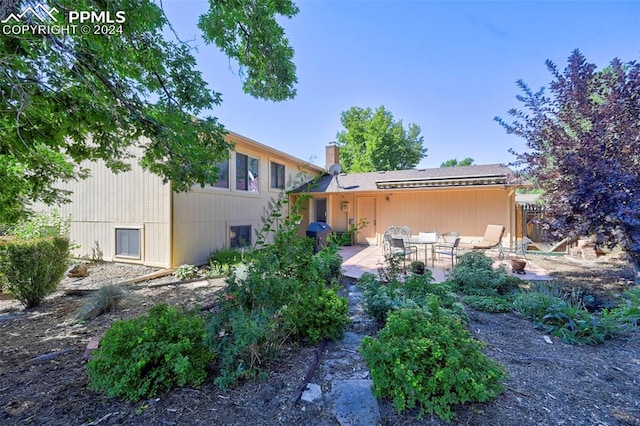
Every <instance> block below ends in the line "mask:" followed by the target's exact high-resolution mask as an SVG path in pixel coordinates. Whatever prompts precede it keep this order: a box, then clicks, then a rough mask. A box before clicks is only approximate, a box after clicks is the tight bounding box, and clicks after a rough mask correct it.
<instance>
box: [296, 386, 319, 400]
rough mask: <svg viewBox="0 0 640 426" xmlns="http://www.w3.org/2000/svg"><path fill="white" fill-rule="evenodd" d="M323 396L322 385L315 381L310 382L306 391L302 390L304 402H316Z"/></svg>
mask: <svg viewBox="0 0 640 426" xmlns="http://www.w3.org/2000/svg"><path fill="white" fill-rule="evenodd" d="M320 398H322V389H321V388H320V385H317V384H315V383H309V384H308V385H307V388H306V389H305V391H304V392H302V397H301V398H300V399H302V400H303V401H304V402H315V401H317V400H319V399H320Z"/></svg>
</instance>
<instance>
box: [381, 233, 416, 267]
mask: <svg viewBox="0 0 640 426" xmlns="http://www.w3.org/2000/svg"><path fill="white" fill-rule="evenodd" d="M410 237H411V235H410V234H409V233H408V232H407V230H406V228H405V227H402V226H390V227H389V228H387V230H386V231H385V232H384V236H383V249H384V255H385V257H386V256H394V257H402V259H403V261H404V266H405V267H406V266H407V256H409V259H411V257H412V256H413V258H414V259H415V260H418V247H416V246H412V245H409V239H410Z"/></svg>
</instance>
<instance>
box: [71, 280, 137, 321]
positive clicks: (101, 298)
mask: <svg viewBox="0 0 640 426" xmlns="http://www.w3.org/2000/svg"><path fill="white" fill-rule="evenodd" d="M126 296H127V292H126V291H125V290H124V288H123V287H122V286H121V285H117V284H109V285H105V286H102V287H100V288H99V289H98V290H96V291H94V292H93V293H92V294H91V297H89V300H87V301H86V302H85V303H84V304H83V305H82V306H81V307H80V308H78V310H77V311H76V312H75V314H74V317H75V318H76V319H77V320H80V321H89V320H92V319H94V318H95V317H97V316H99V315H102V314H103V313H106V312H115V311H117V310H118V308H119V306H120V302H121V301H122V300H123V299H124V298H125V297H126Z"/></svg>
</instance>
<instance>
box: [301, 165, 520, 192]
mask: <svg viewBox="0 0 640 426" xmlns="http://www.w3.org/2000/svg"><path fill="white" fill-rule="evenodd" d="M513 175H514V173H513V171H512V170H511V169H510V168H509V167H507V166H505V165H504V164H486V165H477V166H462V167H438V168H432V169H410V170H393V171H387V172H384V171H383V172H368V173H348V174H345V173H341V174H339V175H338V176H332V175H329V174H325V175H323V176H322V177H321V178H320V180H319V181H318V182H317V183H316V184H315V185H313V187H309V186H308V185H304V186H302V187H300V188H298V189H296V190H295V191H294V192H305V191H308V192H312V193H319V192H322V193H344V192H365V191H366V192H370V191H373V192H375V191H384V190H389V189H425V188H442V187H461V186H507V185H513V184H514V183H513V179H512V177H513Z"/></svg>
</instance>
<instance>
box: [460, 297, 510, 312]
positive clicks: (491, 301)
mask: <svg viewBox="0 0 640 426" xmlns="http://www.w3.org/2000/svg"><path fill="white" fill-rule="evenodd" d="M462 301H463V302H464V303H466V304H467V305H469V306H471V307H472V308H473V309H477V310H479V311H483V312H493V313H498V312H511V311H512V310H513V305H512V303H511V301H510V300H509V299H507V298H506V297H504V296H464V297H463V298H462Z"/></svg>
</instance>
